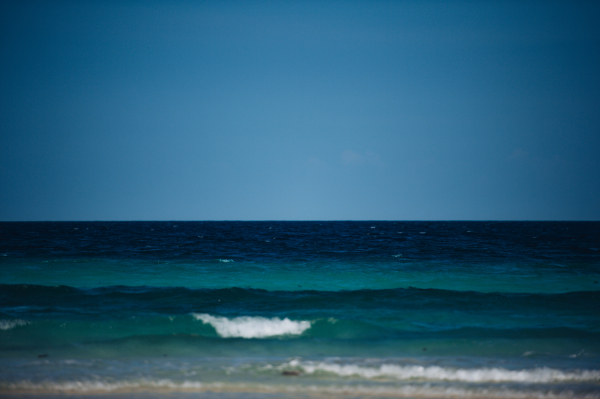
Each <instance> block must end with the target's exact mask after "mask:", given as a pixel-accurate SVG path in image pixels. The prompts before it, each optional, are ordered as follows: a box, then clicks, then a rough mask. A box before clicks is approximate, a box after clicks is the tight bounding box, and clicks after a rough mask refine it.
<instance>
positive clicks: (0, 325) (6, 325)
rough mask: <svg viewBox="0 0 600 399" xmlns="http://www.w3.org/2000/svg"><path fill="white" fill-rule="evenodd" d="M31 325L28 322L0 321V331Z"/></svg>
mask: <svg viewBox="0 0 600 399" xmlns="http://www.w3.org/2000/svg"><path fill="white" fill-rule="evenodd" d="M27 324H29V322H28V321H25V320H19V319H17V320H0V330H10V329H12V328H15V327H17V326H24V325H27Z"/></svg>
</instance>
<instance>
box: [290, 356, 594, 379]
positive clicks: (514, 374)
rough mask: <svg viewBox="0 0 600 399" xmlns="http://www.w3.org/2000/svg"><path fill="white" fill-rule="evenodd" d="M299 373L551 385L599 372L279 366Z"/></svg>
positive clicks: (319, 364)
mask: <svg viewBox="0 0 600 399" xmlns="http://www.w3.org/2000/svg"><path fill="white" fill-rule="evenodd" d="M289 367H292V368H296V369H300V370H302V371H303V372H305V373H307V374H313V373H318V372H324V373H331V374H335V375H337V376H340V377H350V376H355V377H356V376H358V377H362V378H368V379H371V378H386V377H387V378H392V379H396V380H412V379H418V380H428V381H460V382H467V383H496V382H517V383H553V382H599V381H600V370H575V371H570V372H567V371H561V370H556V369H551V368H547V367H542V368H534V369H525V370H508V369H502V368H478V369H453V368H445V367H439V366H428V367H427V366H413V365H411V366H402V365H395V364H382V365H380V366H379V367H366V366H360V365H355V364H338V363H327V362H312V361H299V360H292V361H290V362H288V363H286V364H283V365H281V366H280V368H282V369H286V368H289Z"/></svg>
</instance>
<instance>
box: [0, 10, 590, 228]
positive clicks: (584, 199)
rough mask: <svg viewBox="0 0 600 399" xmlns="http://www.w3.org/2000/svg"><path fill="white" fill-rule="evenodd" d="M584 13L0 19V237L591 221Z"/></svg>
mask: <svg viewBox="0 0 600 399" xmlns="http://www.w3.org/2000/svg"><path fill="white" fill-rule="evenodd" d="M598 21H600V3H598V2H583V1H580V2H578V1H568V2H567V1H565V2H552V1H531V2H527V1H500V2H492V1H376V0H375V1H351V0H350V1H335V0H334V1H295V2H287V1H141V0H140V1H109V0H103V1H60V2H59V1H43V2H31V1H27V0H22V1H7V0H4V1H2V2H0V46H1V47H0V129H1V130H0V221H46V220H55V221H60V220H73V221H75V220H600V199H599V198H600V23H598Z"/></svg>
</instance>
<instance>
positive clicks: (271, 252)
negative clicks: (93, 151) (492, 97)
mask: <svg viewBox="0 0 600 399" xmlns="http://www.w3.org/2000/svg"><path fill="white" fill-rule="evenodd" d="M599 227H600V223H595V222H593V223H590V222H585V223H584V222H121V223H103V222H82V223H49V222H48V223H0V233H1V236H0V238H2V240H1V245H0V284H1V285H0V391H1V392H3V393H4V394H19V393H33V394H54V393H70V394H77V393H79V394H89V393H106V394H118V393H119V392H121V393H122V392H124V391H127V392H130V393H131V392H143V391H149V390H151V391H156V390H159V391H164V392H171V393H176V392H179V393H181V392H184V391H185V392H188V391H191V392H199V393H206V392H208V391H210V392H213V394H215V395H217V394H219V393H221V394H222V395H230V394H233V393H235V392H246V393H247V394H248V395H251V394H252V395H254V394H257V395H260V393H263V394H265V395H267V394H276V393H277V392H279V393H281V394H284V393H285V394H286V395H309V396H310V395H332V396H339V395H343V394H344V392H345V393H346V394H348V393H351V394H353V395H355V396H357V397H361V396H369V395H371V396H377V395H380V396H396V397H407V396H408V397H414V396H425V397H447V396H455V397H465V396H477V395H479V396H486V397H496V396H497V397H500V396H502V397H507V396H508V397H523V396H536V397H552V396H554V397H600V367H598V365H599V364H600V305H599V303H600V292H599V291H600V286H599V284H598V282H599V281H600V252H599V248H600V229H599Z"/></svg>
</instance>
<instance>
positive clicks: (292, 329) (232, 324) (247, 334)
mask: <svg viewBox="0 0 600 399" xmlns="http://www.w3.org/2000/svg"><path fill="white" fill-rule="evenodd" d="M192 316H194V318H196V320H201V321H202V322H203V323H206V324H210V325H211V326H213V327H214V328H215V330H217V334H219V335H220V336H221V337H223V338H270V337H276V336H282V335H300V334H302V333H303V332H304V331H306V330H308V329H309V328H310V326H311V323H310V321H305V320H301V321H293V320H290V319H288V318H287V317H286V318H285V319H280V318H277V317H273V318H272V319H267V318H266V317H258V316H257V317H251V316H241V317H234V318H232V319H228V318H227V317H220V316H211V315H209V314H206V313H192Z"/></svg>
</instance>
